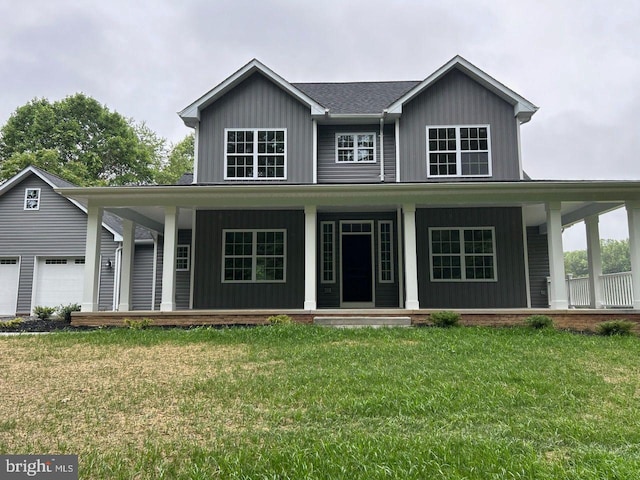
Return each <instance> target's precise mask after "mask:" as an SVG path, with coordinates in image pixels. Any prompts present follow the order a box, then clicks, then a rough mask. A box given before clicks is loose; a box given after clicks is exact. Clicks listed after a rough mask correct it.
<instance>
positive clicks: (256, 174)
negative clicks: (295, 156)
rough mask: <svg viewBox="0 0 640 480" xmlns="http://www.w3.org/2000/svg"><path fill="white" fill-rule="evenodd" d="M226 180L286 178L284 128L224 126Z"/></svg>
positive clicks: (285, 138) (285, 134)
mask: <svg viewBox="0 0 640 480" xmlns="http://www.w3.org/2000/svg"><path fill="white" fill-rule="evenodd" d="M224 160H225V172H224V178H225V180H268V179H272V178H275V179H285V178H287V131H286V130H285V129H257V128H242V129H225V156H224Z"/></svg>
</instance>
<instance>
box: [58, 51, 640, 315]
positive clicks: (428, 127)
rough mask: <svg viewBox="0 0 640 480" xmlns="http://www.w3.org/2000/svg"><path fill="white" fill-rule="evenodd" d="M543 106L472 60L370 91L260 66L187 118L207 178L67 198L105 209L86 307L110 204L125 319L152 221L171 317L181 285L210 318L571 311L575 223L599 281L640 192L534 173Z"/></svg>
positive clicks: (639, 206)
mask: <svg viewBox="0 0 640 480" xmlns="http://www.w3.org/2000/svg"><path fill="white" fill-rule="evenodd" d="M536 110H537V107H536V106H535V105H534V104H533V103H531V102H530V101H528V100H527V99H525V98H524V97H522V96H521V95H519V94H517V93H515V92H514V91H512V90H511V89H509V88H507V87H506V86H504V85H503V84H501V83H500V82H498V81H497V80H495V79H494V78H492V77H491V76H489V75H488V74H486V73H485V72H483V71H482V70H480V69H478V68H477V67H475V66H474V65H472V64H471V63H469V62H468V61H466V60H465V59H463V58H461V57H455V58H453V59H452V60H451V61H449V62H448V63H446V64H445V65H444V66H442V67H441V68H439V69H438V70H436V71H435V72H433V73H432V74H431V75H429V76H428V77H427V78H426V79H424V80H422V81H391V82H357V83H289V82H288V81H286V80H285V79H284V78H282V77H281V76H280V75H278V74H277V73H275V72H274V71H272V70H270V69H269V68H268V67H266V66H265V65H263V64H262V63H260V62H259V61H257V60H252V61H251V62H249V63H248V64H247V65H245V66H244V67H242V68H241V69H240V70H238V71H237V72H235V73H233V74H232V75H231V76H230V77H228V78H227V79H226V80H225V81H223V82H222V83H220V84H219V85H217V86H216V87H215V88H213V89H212V90H211V91H209V92H207V93H205V94H204V95H203V96H201V97H200V98H199V99H198V100H196V101H195V102H193V103H192V104H191V105H189V106H188V107H187V108H185V109H184V110H182V111H181V112H180V113H179V115H180V117H181V118H182V120H183V121H184V123H185V124H186V125H187V126H189V127H192V128H194V129H195V134H196V142H195V145H196V146H195V149H196V151H195V154H196V159H195V171H194V172H193V181H192V184H190V185H180V186H154V187H114V188H69V189H61V190H60V192H61V193H62V194H63V195H66V196H68V197H70V198H73V199H77V200H80V201H82V202H84V203H86V204H87V205H88V212H89V220H88V228H87V232H88V233H87V251H86V259H87V262H86V267H85V286H84V300H83V309H84V310H85V311H95V310H96V309H97V291H98V290H97V280H96V279H97V272H98V266H99V265H98V264H99V262H98V257H99V248H100V246H99V244H100V238H99V235H98V227H97V226H98V225H99V224H100V219H101V216H102V212H103V211H105V210H106V211H109V212H111V214H115V215H118V216H120V217H121V218H123V219H124V220H123V222H124V232H125V233H124V234H123V236H124V240H123V253H122V279H121V281H120V285H121V287H120V288H121V291H120V297H119V298H120V308H121V309H123V310H127V309H128V306H129V304H130V300H129V297H130V284H131V280H130V275H131V269H130V268H129V267H128V265H130V264H131V258H132V253H131V252H132V247H131V245H132V240H131V236H132V234H131V232H132V229H133V226H134V225H135V224H140V225H143V226H144V227H146V228H148V229H150V230H153V231H156V232H158V233H159V234H161V235H162V237H163V239H164V251H163V256H162V260H163V262H162V265H163V267H162V279H161V284H162V286H161V289H162V294H161V297H162V300H161V304H160V309H161V310H165V311H171V310H174V309H175V308H176V293H175V292H176V285H177V284H179V285H180V288H182V289H183V290H188V292H189V297H190V303H189V306H190V308H192V309H304V310H318V309H347V308H371V309H375V308H398V309H406V310H416V309H420V308H474V309H482V308H492V309H495V308H527V307H547V306H551V307H552V308H558V309H562V308H567V294H566V286H565V282H564V266H563V261H562V256H563V252H562V236H561V232H562V228H563V227H565V226H567V225H571V224H573V223H576V222H579V221H582V220H583V219H587V224H588V225H589V232H590V233H589V245H590V252H591V253H592V257H593V258H595V260H594V261H593V262H592V268H593V269H594V272H595V275H594V276H593V277H594V278H595V277H597V274H598V268H600V267H599V263H598V262H599V260H598V259H599V242H598V237H599V234H598V228H597V225H598V224H597V219H598V215H599V214H601V213H603V212H606V211H609V210H612V209H614V208H618V207H620V206H622V205H626V207H627V210H628V212H629V219H630V237H631V242H632V245H637V242H638V241H639V240H640V233H639V231H638V229H639V228H640V203H638V202H640V184H639V183H638V182H591V181H566V182H563V181H532V180H530V179H529V178H528V177H527V175H526V174H525V173H524V171H523V166H522V154H521V151H520V127H521V125H522V124H524V123H526V122H528V121H529V120H530V119H531V117H532V116H533V114H534V113H535V112H536ZM127 232H128V233H127ZM185 241H186V242H188V243H186V244H185ZM632 248H633V247H632ZM636 251H637V249H636ZM636 257H637V255H636V254H635V253H634V260H633V262H635V263H634V275H635V276H637V275H638V274H640V265H639V264H638V262H639V261H640V260H639V259H638V258H636ZM176 265H178V266H182V267H183V268H182V271H183V272H182V273H183V276H182V278H183V281H182V282H176V278H177V276H176V268H175V267H176ZM185 272H188V275H185ZM547 277H550V279H551V283H550V285H551V288H550V290H549V291H548V290H547ZM635 284H636V285H637V286H638V288H640V278H638V281H636V282H635ZM592 288H594V289H596V290H597V288H598V287H597V285H594V286H592ZM636 293H638V292H636ZM593 298H595V299H597V298H598V297H597V292H596V295H594V296H593ZM636 299H638V300H639V301H640V294H637V295H636ZM638 306H640V304H638V305H636V307H638Z"/></svg>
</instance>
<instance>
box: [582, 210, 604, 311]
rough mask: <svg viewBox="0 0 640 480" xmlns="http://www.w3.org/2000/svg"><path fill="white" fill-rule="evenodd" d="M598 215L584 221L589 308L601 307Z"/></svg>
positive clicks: (600, 259)
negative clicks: (589, 297)
mask: <svg viewBox="0 0 640 480" xmlns="http://www.w3.org/2000/svg"><path fill="white" fill-rule="evenodd" d="M599 222H600V218H599V217H598V215H591V216H589V217H587V218H585V220H584V225H585V228H586V231H587V262H588V264H589V294H590V296H591V304H590V307H591V308H603V307H602V297H603V295H602V281H601V279H600V277H601V276H602V255H601V252H600V228H599V226H598V223H599Z"/></svg>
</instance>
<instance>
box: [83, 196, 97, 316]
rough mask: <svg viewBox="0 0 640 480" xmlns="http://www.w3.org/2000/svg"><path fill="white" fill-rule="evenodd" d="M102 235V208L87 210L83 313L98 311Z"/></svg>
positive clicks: (94, 207) (93, 207) (90, 206)
mask: <svg viewBox="0 0 640 480" xmlns="http://www.w3.org/2000/svg"><path fill="white" fill-rule="evenodd" d="M101 233H102V207H96V206H92V205H89V207H88V208H87V241H86V245H85V254H84V260H85V262H84V286H83V290H82V305H81V310H82V311H83V312H97V311H98V285H99V284H100V283H99V278H100V240H101Z"/></svg>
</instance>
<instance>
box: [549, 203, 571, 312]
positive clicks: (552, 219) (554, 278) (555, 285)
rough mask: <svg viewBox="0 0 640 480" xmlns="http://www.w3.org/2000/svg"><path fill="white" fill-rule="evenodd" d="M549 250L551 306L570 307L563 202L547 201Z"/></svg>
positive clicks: (559, 308)
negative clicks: (565, 258)
mask: <svg viewBox="0 0 640 480" xmlns="http://www.w3.org/2000/svg"><path fill="white" fill-rule="evenodd" d="M545 209H546V211H547V212H546V213H547V249H548V250H547V251H548V252H549V276H550V277H551V289H550V290H549V297H548V298H549V306H550V307H551V308H553V309H554V310H564V309H567V308H569V301H568V295H567V282H566V278H565V270H564V252H563V248H562V203H561V202H547V203H546V204H545Z"/></svg>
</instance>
